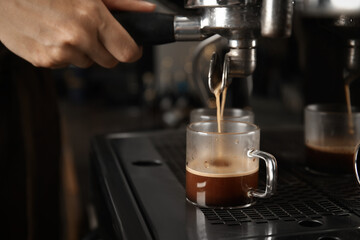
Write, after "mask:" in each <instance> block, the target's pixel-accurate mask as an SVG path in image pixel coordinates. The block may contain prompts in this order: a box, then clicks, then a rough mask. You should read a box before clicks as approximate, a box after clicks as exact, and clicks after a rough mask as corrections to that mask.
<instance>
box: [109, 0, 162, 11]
mask: <svg viewBox="0 0 360 240" xmlns="http://www.w3.org/2000/svg"><path fill="white" fill-rule="evenodd" d="M103 3H104V4H105V6H106V7H108V8H109V9H117V10H123V11H137V12H152V11H154V9H155V8H156V5H155V4H153V3H150V2H146V1H138V0H103Z"/></svg>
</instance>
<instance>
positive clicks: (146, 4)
mask: <svg viewBox="0 0 360 240" xmlns="http://www.w3.org/2000/svg"><path fill="white" fill-rule="evenodd" d="M141 3H142V4H143V5H145V6H148V7H156V4H154V3H151V2H146V1H141Z"/></svg>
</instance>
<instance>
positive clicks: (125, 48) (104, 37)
mask: <svg viewBox="0 0 360 240" xmlns="http://www.w3.org/2000/svg"><path fill="white" fill-rule="evenodd" d="M104 22H105V23H106V24H103V25H102V27H101V28H100V29H99V39H100V41H101V42H102V44H103V45H104V47H105V48H106V49H107V50H108V51H109V52H111V54H112V55H113V56H114V57H115V58H116V59H117V60H119V61H120V62H134V61H136V60H138V59H139V58H140V57H141V55H142V49H141V48H140V47H139V46H138V45H137V44H136V43H135V41H134V39H132V37H131V36H130V35H129V33H128V32H127V31H126V30H125V29H124V28H123V27H122V26H121V25H120V23H119V22H117V21H116V20H115V19H114V17H113V16H112V15H111V14H110V12H108V11H107V12H106V13H105V16H104Z"/></svg>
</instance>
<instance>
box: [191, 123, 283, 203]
mask: <svg viewBox="0 0 360 240" xmlns="http://www.w3.org/2000/svg"><path fill="white" fill-rule="evenodd" d="M221 125H222V126H221V127H222V132H221V133H218V129H217V127H218V125H217V122H216V121H208V122H195V123H191V124H189V126H188V128H187V137H186V197H187V200H188V201H190V202H191V203H193V204H195V205H197V206H202V207H214V208H233V207H247V206H250V205H252V204H253V203H254V198H267V197H270V196H271V195H272V194H273V193H274V191H275V189H276V179H277V163H276V159H275V157H274V156H272V155H271V154H269V153H266V152H263V151H260V150H259V144H260V129H259V127H258V126H256V125H254V124H251V123H246V122H240V121H222V122H221ZM259 158H260V159H262V160H263V161H265V163H266V179H267V181H266V185H265V186H266V189H265V190H258V189H257V187H258V172H259Z"/></svg>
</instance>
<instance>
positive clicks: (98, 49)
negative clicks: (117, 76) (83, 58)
mask: <svg viewBox="0 0 360 240" xmlns="http://www.w3.org/2000/svg"><path fill="white" fill-rule="evenodd" d="M88 52H89V53H88V54H89V57H90V58H91V59H92V60H94V62H96V63H97V64H99V65H100V66H102V67H105V68H113V67H115V66H116V64H118V63H119V61H118V60H117V59H116V58H115V57H114V56H113V55H112V54H111V53H110V52H109V51H108V50H106V48H105V47H104V46H103V45H102V44H101V43H100V42H99V40H97V41H96V43H95V44H94V46H93V48H92V49H91V50H90V51H88Z"/></svg>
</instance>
